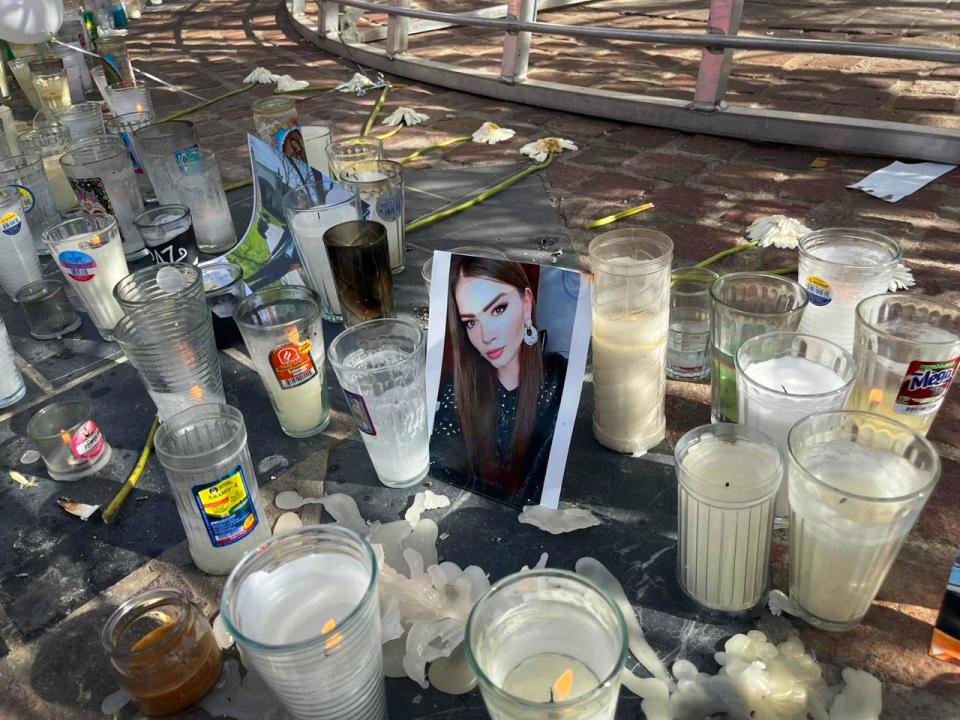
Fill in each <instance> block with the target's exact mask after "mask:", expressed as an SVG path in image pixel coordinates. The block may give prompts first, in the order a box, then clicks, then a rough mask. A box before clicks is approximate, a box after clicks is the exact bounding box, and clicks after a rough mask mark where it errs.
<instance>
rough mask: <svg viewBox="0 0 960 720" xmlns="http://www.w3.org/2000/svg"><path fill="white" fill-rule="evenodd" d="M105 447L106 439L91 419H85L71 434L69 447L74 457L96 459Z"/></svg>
mask: <svg viewBox="0 0 960 720" xmlns="http://www.w3.org/2000/svg"><path fill="white" fill-rule="evenodd" d="M104 447H106V441H104V439H103V433H101V432H100V428H99V427H98V426H97V424H96V423H95V422H94V421H93V420H87V421H86V422H85V423H84V424H83V425H81V426H80V427H79V429H78V430H77V431H76V432H75V433H74V434H73V439H72V440H71V441H70V449H71V450H73V455H74V457H76V458H78V459H80V460H96V459H97V458H98V457H100V456H101V455H102V454H103V449H104Z"/></svg>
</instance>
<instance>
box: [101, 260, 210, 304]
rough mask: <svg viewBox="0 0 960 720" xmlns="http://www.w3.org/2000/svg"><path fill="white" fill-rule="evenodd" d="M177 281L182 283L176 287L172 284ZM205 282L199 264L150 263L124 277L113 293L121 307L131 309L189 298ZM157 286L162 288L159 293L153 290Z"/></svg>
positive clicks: (157, 288) (118, 282)
mask: <svg viewBox="0 0 960 720" xmlns="http://www.w3.org/2000/svg"><path fill="white" fill-rule="evenodd" d="M173 282H177V283H178V287H177V288H176V289H173V288H172V283H173ZM202 284H203V273H202V272H201V271H200V269H199V268H197V266H196V265H191V264H189V263H162V264H160V265H148V266H147V267H144V268H140V269H139V270H134V271H133V272H132V273H130V274H128V275H126V276H124V277H122V278H120V280H119V281H117V284H116V285H114V286H113V297H114V299H116V301H117V303H118V304H119V305H120V307H122V308H124V310H126V311H127V312H129V310H130V309H137V310H141V309H144V308H152V307H154V306H155V305H156V303H157V302H162V301H171V300H177V299H182V298H189V297H190V296H191V295H194V294H196V293H197V291H198V290H200V289H202ZM165 285H166V287H164V286H165ZM154 288H155V289H156V290H157V291H159V292H158V293H157V294H152V293H151V292H150V291H151V290H152V289H154ZM144 291H146V292H144ZM137 295H139V297H137Z"/></svg>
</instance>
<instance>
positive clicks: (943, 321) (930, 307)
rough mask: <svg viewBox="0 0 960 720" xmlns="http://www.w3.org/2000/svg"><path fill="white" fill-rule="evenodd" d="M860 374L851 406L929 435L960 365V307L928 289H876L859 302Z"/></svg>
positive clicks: (856, 354)
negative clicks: (880, 292)
mask: <svg viewBox="0 0 960 720" xmlns="http://www.w3.org/2000/svg"><path fill="white" fill-rule="evenodd" d="M854 339H855V343H854V348H853V356H854V357H855V358H856V360H857V367H858V369H859V375H858V376H857V381H856V383H854V386H853V392H852V393H851V395H850V401H849V403H848V404H847V408H848V409H850V410H866V411H869V412H874V413H879V414H881V415H884V416H886V417H888V418H891V419H893V420H896V421H897V422H901V423H903V424H904V425H906V426H907V427H909V428H910V429H911V430H914V431H916V432H917V433H919V434H920V435H926V434H927V432H928V431H929V430H930V427H931V426H932V425H933V421H934V420H935V419H936V417H937V413H938V412H939V411H940V408H941V406H942V405H943V401H944V399H945V398H946V396H947V391H948V390H950V385H951V384H952V383H953V379H954V377H956V374H957V367H958V365H960V307H957V306H956V305H951V304H950V303H946V302H943V301H941V300H935V299H934V298H930V297H924V296H923V295H913V294H908V293H897V294H895V295H875V296H874V297H871V298H867V299H866V300H862V301H861V302H860V304H859V305H857V327H856V334H855V338H854Z"/></svg>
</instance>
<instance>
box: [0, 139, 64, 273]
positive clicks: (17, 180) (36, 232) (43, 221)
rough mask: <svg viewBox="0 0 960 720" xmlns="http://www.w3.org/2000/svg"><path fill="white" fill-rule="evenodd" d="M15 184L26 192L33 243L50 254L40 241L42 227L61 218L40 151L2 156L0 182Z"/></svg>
mask: <svg viewBox="0 0 960 720" xmlns="http://www.w3.org/2000/svg"><path fill="white" fill-rule="evenodd" d="M6 185H13V186H15V187H16V188H17V189H18V190H19V191H20V194H21V195H22V196H23V210H24V212H25V213H26V214H27V223H29V225H30V232H32V233H33V245H34V247H35V248H36V249H37V252H38V253H40V254H41V255H46V254H47V248H46V247H45V246H44V244H43V243H42V242H37V238H39V237H41V235H42V234H43V231H44V230H46V229H47V227H48V226H49V225H52V224H53V223H55V222H56V221H57V219H58V217H59V216H58V215H57V208H56V206H55V205H54V203H53V195H52V194H51V192H50V183H49V182H47V175H46V173H44V171H43V161H42V160H41V158H40V156H39V155H36V154H34V153H26V154H25V155H14V156H13V157H8V158H0V186H6Z"/></svg>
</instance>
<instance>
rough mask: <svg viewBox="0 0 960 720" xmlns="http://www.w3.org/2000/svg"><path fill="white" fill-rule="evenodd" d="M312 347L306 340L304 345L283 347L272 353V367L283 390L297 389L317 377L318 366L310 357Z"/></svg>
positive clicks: (296, 344)
mask: <svg viewBox="0 0 960 720" xmlns="http://www.w3.org/2000/svg"><path fill="white" fill-rule="evenodd" d="M311 347H313V343H312V342H311V341H309V340H304V341H303V342H302V343H290V344H288V345H281V346H280V347H278V348H275V349H274V350H272V351H271V352H270V367H272V368H273V374H274V375H276V377H277V382H278V383H280V387H281V388H283V389H284V390H289V389H290V388H295V387H297V386H299V385H303V384H304V383H305V382H308V381H309V380H312V379H313V378H314V377H315V376H316V374H317V366H316V365H314V364H313V358H312V357H310V348H311Z"/></svg>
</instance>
